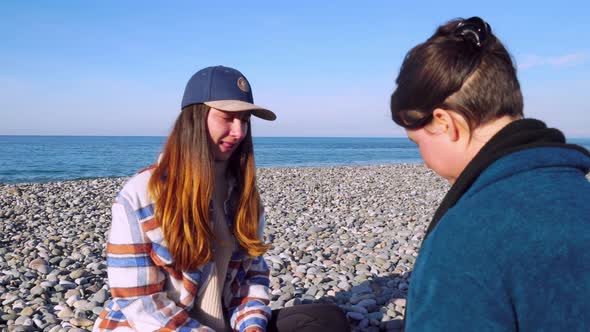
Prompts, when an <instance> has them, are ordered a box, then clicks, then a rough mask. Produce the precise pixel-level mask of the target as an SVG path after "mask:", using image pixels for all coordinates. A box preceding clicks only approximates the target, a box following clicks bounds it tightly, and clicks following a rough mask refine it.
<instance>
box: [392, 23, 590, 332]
mask: <svg viewBox="0 0 590 332" xmlns="http://www.w3.org/2000/svg"><path fill="white" fill-rule="evenodd" d="M396 83H397V87H396V89H395V91H394V92H393V94H392V96H391V114H392V118H393V120H394V122H395V123H397V124H398V125H400V126H402V127H403V128H405V130H406V133H407V135H408V137H409V138H410V139H411V140H412V141H414V142H415V143H416V144H417V145H418V147H419V150H420V153H421V155H422V158H423V160H424V162H425V164H426V165H427V166H428V167H430V168H431V169H432V170H434V171H435V172H436V173H438V174H439V175H440V176H442V177H444V178H446V179H447V180H448V181H449V182H450V183H451V184H452V187H451V189H450V190H449V192H448V193H447V194H446V196H445V197H444V199H443V201H442V203H441V204H440V206H439V207H438V209H437V210H436V212H435V215H434V218H433V220H432V221H431V223H430V225H429V227H428V230H427V233H426V235H425V237H424V240H423V242H422V247H421V249H420V253H419V256H418V258H417V260H416V264H415V266H414V271H413V272H412V278H411V284H410V288H409V293H408V303H407V311H406V316H405V319H406V320H405V327H406V331H589V330H590V301H589V300H588V299H589V298H590V273H588V271H590V231H589V229H590V183H589V182H588V180H587V179H586V178H585V175H586V174H587V173H588V171H589V170H590V154H589V153H588V151H587V150H585V149H584V148H582V147H580V146H576V145H572V144H567V143H566V141H565V138H564V136H563V134H562V133H561V132H560V131H559V130H557V129H552V128H547V126H546V125H545V124H544V123H543V122H541V121H539V120H534V119H525V118H524V115H523V99H522V94H521V91H520V86H519V82H518V79H517V77H516V69H515V67H514V64H513V63H512V60H511V57H510V54H509V53H508V51H507V50H506V48H504V46H503V45H502V43H501V42H500V41H499V40H498V38H497V37H496V36H495V35H494V34H493V33H492V29H491V27H490V25H489V24H488V23H486V22H485V21H483V20H482V19H481V18H479V17H472V18H469V19H457V20H452V21H450V22H448V23H446V24H444V25H442V26H441V27H439V28H438V29H437V30H436V32H435V33H434V35H432V37H430V38H429V39H428V40H426V41H425V42H424V43H421V44H419V45H417V46H416V47H414V48H413V49H412V50H410V51H409V52H408V54H407V55H406V58H405V59H404V62H403V64H402V66H401V69H400V72H399V75H398V77H397V80H396Z"/></svg>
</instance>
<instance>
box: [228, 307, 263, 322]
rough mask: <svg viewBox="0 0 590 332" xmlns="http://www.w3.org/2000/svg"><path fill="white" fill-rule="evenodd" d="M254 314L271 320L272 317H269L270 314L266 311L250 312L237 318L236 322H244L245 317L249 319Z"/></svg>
mask: <svg viewBox="0 0 590 332" xmlns="http://www.w3.org/2000/svg"><path fill="white" fill-rule="evenodd" d="M253 314H261V315H264V317H266V319H270V316H269V315H268V313H267V312H266V311H264V310H250V311H248V312H245V313H244V314H242V315H239V316H238V317H237V318H236V321H237V322H239V321H241V320H243V319H244V318H245V317H248V316H250V315H253Z"/></svg>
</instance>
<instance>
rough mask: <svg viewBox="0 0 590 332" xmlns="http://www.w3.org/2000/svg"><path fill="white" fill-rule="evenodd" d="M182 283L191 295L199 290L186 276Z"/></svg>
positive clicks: (194, 294)
mask: <svg viewBox="0 0 590 332" xmlns="http://www.w3.org/2000/svg"><path fill="white" fill-rule="evenodd" d="M182 285H183V286H184V288H185V289H186V290H187V291H188V292H189V293H190V294H191V295H193V296H196V295H197V293H198V292H199V286H197V285H195V284H194V283H193V282H192V281H190V280H189V279H187V278H183V279H182Z"/></svg>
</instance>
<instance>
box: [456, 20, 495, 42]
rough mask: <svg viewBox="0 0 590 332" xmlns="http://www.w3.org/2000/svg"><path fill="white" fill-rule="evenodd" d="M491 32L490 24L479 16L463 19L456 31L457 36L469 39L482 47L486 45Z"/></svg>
mask: <svg viewBox="0 0 590 332" xmlns="http://www.w3.org/2000/svg"><path fill="white" fill-rule="evenodd" d="M491 33H492V28H491V27H490V25H489V24H488V23H487V22H486V21H484V20H482V19H481V18H480V17H477V16H474V17H471V18H468V19H466V20H462V21H461V22H459V24H457V27H456V28H455V31H454V35H455V36H457V37H461V38H463V39H464V40H468V41H470V42H472V43H473V44H474V45H476V46H477V47H480V48H481V47H482V46H483V45H485V43H486V41H487V40H488V39H489V36H490V34H491Z"/></svg>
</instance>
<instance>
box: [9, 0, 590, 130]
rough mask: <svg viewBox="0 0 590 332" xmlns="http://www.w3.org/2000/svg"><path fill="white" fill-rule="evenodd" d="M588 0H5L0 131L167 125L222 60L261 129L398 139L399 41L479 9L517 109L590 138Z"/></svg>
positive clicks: (402, 48) (402, 47) (421, 36)
mask: <svg viewBox="0 0 590 332" xmlns="http://www.w3.org/2000/svg"><path fill="white" fill-rule="evenodd" d="M589 11H590V5H589V4H588V2H587V1H576V2H567V1H561V2H548V4H547V5H544V4H542V3H540V2H538V1H521V2H518V3H516V2H515V3H512V2H507V1H506V2H502V1H488V2H485V1H464V2H453V3H452V4H449V3H447V2H442V1H432V2H423V1H420V2H409V1H404V2H401V1H364V2H361V1H338V2H323V3H320V2H318V1H298V2H290V3H285V4H280V3H278V2H271V1H215V2H213V1H208V2H205V1H192V2H175V1H169V2H161V1H160V2H156V1H96V2H88V1H75V2H74V1H55V2H49V1H46V2H40V1H38V2H32V1H3V2H2V3H0V40H2V42H1V43H0V135H23V134H31V135H166V134H167V133H168V131H169V129H170V127H171V125H172V122H173V121H174V119H175V118H176V116H177V114H178V111H179V104H180V99H181V97H182V92H183V89H184V85H185V84H186V81H187V80H188V78H189V77H190V76H191V75H192V74H193V73H194V72H195V71H197V70H199V69H200V68H203V67H206V66H210V65H218V64H221V65H226V66H230V67H234V68H237V69H239V70H240V71H242V72H243V73H244V74H245V75H246V77H248V79H249V80H250V83H251V85H252V88H253V92H254V99H255V102H256V103H257V104H260V105H264V106H267V107H268V108H270V109H272V110H274V111H275V112H276V113H277V115H278V119H277V120H276V121H274V122H265V121H262V120H254V122H253V134H254V135H255V136H349V137H356V136H366V137H391V136H402V135H403V132H402V130H401V129H400V128H398V127H396V126H395V125H394V124H393V122H392V121H391V120H390V115H389V105H388V101H389V96H390V94H391V92H392V91H393V89H394V88H395V85H394V80H395V77H396V76H397V72H398V70H399V66H400V64H401V61H402V60H403V57H404V55H405V54H406V52H407V51H408V50H409V49H410V48H412V47H413V46H415V45H416V44H417V43H420V42H422V41H424V40H425V39H426V38H428V37H429V36H430V35H431V34H432V33H433V32H434V30H435V29H436V27H437V26H438V25H440V24H442V23H444V22H446V21H448V20H450V19H452V18H455V17H470V16H474V15H478V16H481V17H483V18H484V19H486V20H487V21H488V22H489V23H490V24H491V26H492V29H493V31H494V32H495V33H496V35H497V36H498V37H499V38H500V40H502V41H503V42H504V43H505V45H506V46H507V48H508V49H509V51H510V52H511V53H512V55H513V56H514V58H515V59H516V62H517V64H518V67H519V78H520V80H521V85H522V89H523V93H524V96H525V114H526V116H528V117H536V118H540V119H542V120H545V121H546V122H547V123H548V124H549V125H551V126H555V127H558V128H560V129H562V130H563V131H565V133H566V134H567V135H569V136H571V137H590V100H589V99H588V98H587V97H586V95H587V91H588V90H589V88H590V20H588V18H587V13H588V12H589Z"/></svg>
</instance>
